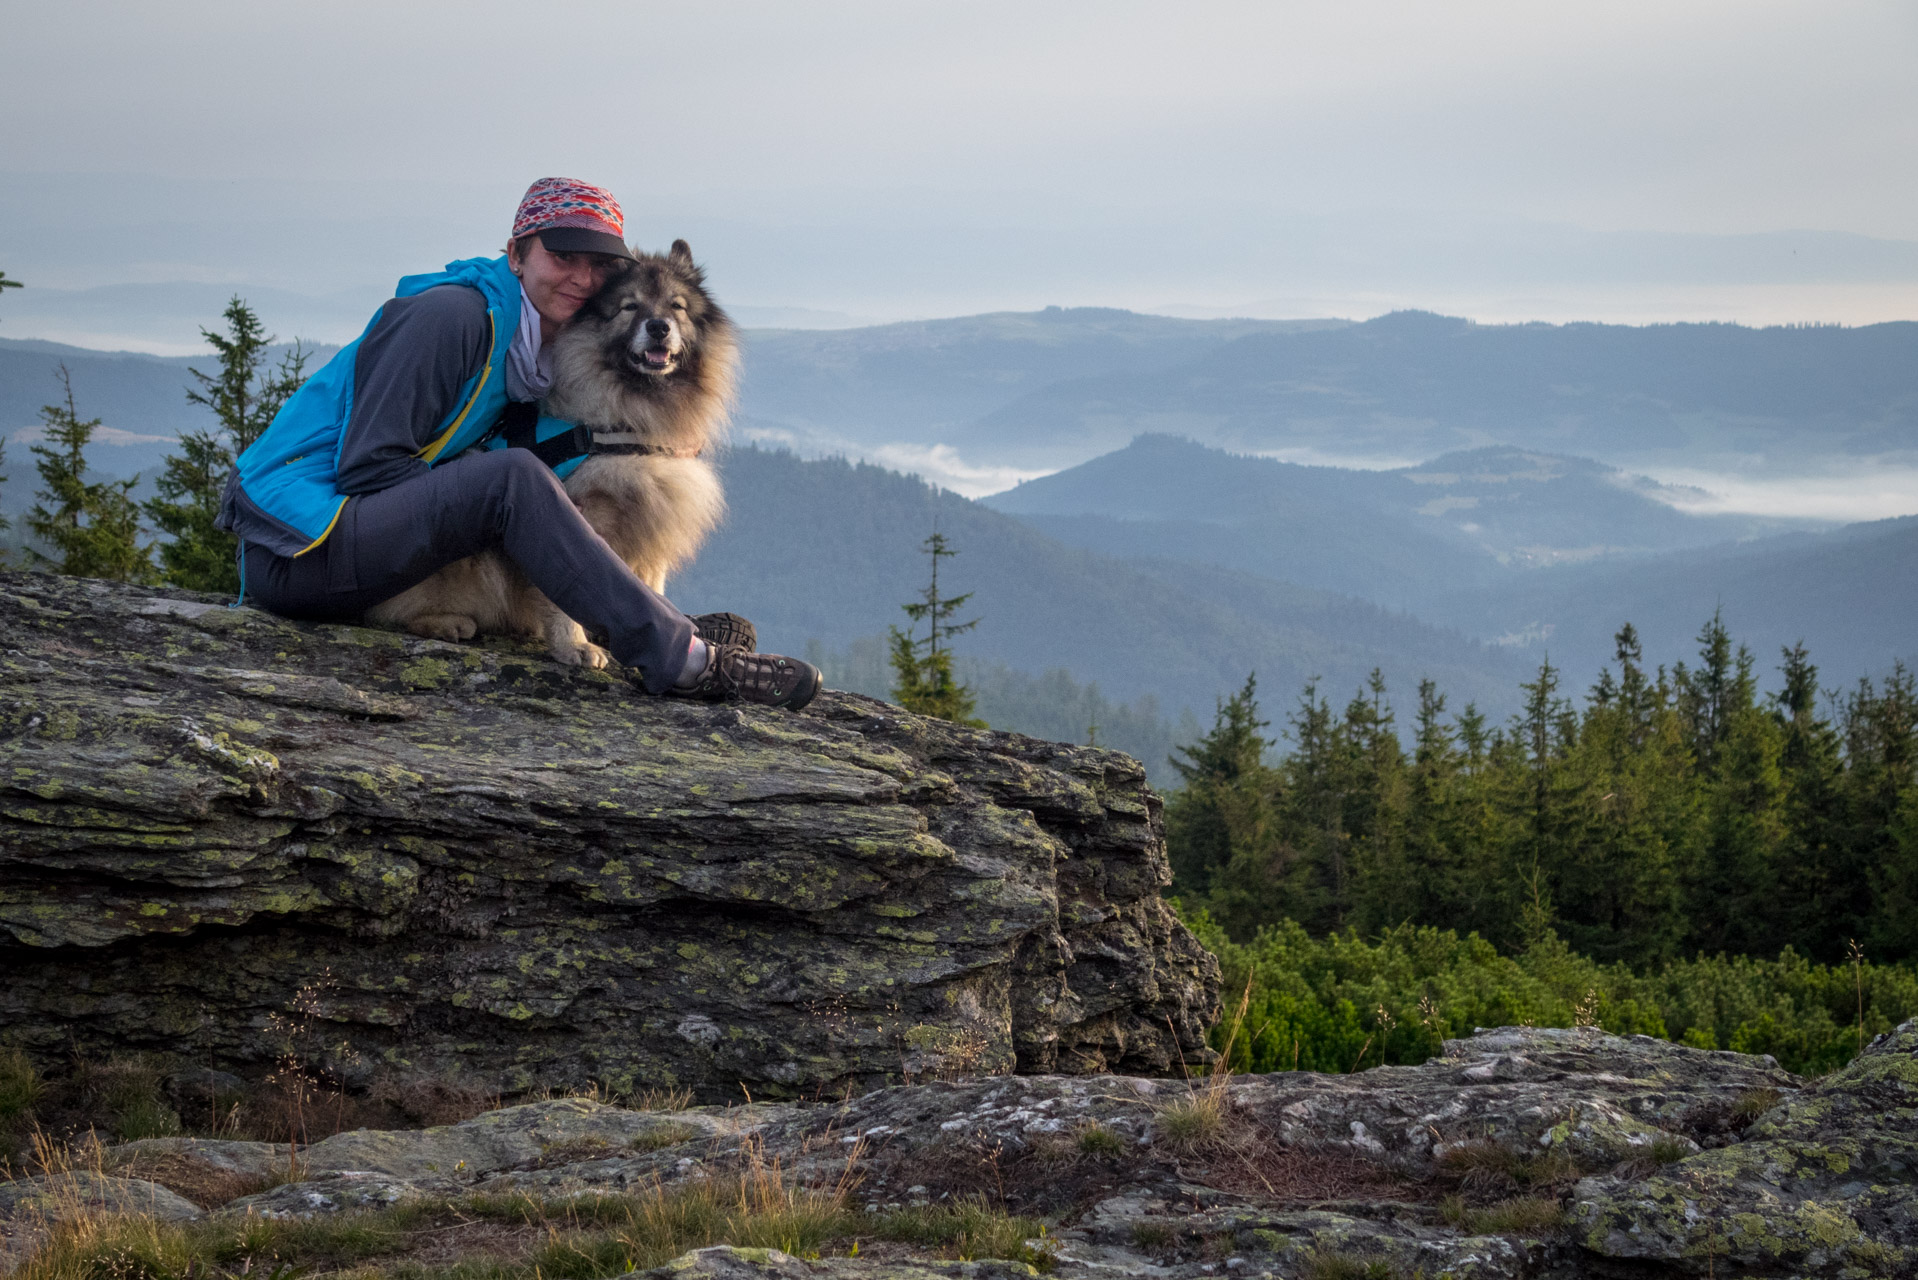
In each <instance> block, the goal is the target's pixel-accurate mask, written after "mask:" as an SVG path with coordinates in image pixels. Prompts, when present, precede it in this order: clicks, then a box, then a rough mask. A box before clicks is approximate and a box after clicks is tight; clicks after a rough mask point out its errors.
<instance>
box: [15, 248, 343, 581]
mask: <svg viewBox="0 0 1918 1280" xmlns="http://www.w3.org/2000/svg"><path fill="white" fill-rule="evenodd" d="M17 285H18V282H17V281H13V280H7V279H5V277H4V273H0V287H7V286H15V287H17ZM223 318H224V319H225V321H226V331H225V332H224V333H216V332H214V331H212V330H209V329H202V330H200V334H201V336H202V337H204V338H205V339H206V340H207V342H208V344H209V345H211V346H212V347H213V349H214V352H215V354H216V355H217V356H218V358H219V370H218V372H217V373H211V374H208V373H202V372H201V371H200V370H198V369H189V370H188V371H187V372H188V373H189V374H190V375H191V376H192V377H193V379H194V382H195V383H196V384H197V385H196V386H193V387H189V388H188V389H187V392H186V397H187V399H188V400H189V401H191V402H192V403H194V404H198V405H204V406H205V407H206V408H207V409H209V410H210V411H211V412H212V415H213V420H214V425H213V426H212V427H211V428H210V429H207V430H197V431H186V432H183V433H182V434H181V436H180V449H179V452H177V453H174V454H170V455H169V456H168V457H167V458H166V459H165V461H164V464H163V467H162V470H161V473H160V475H159V477H158V478H157V479H156V481H155V484H154V488H155V490H156V493H155V496H154V497H152V498H150V499H148V500H146V501H144V502H141V501H136V500H135V499H134V497H133V490H134V489H135V488H136V487H137V486H138V484H139V482H140V477H139V476H137V475H136V476H134V477H132V478H131V479H117V480H116V479H108V480H100V479H91V480H90V479H89V478H88V473H87V465H86V451H87V446H88V445H89V444H91V443H92V441H93V437H94V434H95V433H96V432H97V431H99V429H100V427H101V425H102V423H101V420H100V419H98V418H83V417H81V416H80V411H79V407H78V404H77V401H76V398H75V395H74V389H73V378H72V375H71V374H70V373H69V372H68V370H67V367H66V366H65V365H64V364H62V365H61V366H60V367H59V372H58V375H57V376H58V378H59V381H60V399H59V402H58V403H55V404H50V405H44V406H42V407H41V410H40V425H41V427H42V428H43V431H44V434H45V442H44V443H41V444H35V445H33V446H31V452H32V454H33V456H34V470H35V472H36V473H37V474H38V476H39V482H40V483H39V487H38V488H37V489H36V490H35V493H34V498H35V501H34V506H33V509H32V510H31V511H30V512H28V514H27V517H26V526H27V532H28V533H29V535H30V536H31V538H32V539H33V541H32V542H30V543H29V544H28V546H27V556H28V559H29V562H30V563H31V564H32V565H34V567H36V568H42V569H47V570H50V571H52V572H54V573H67V574H74V575H76V576H79V577H87V578H116V579H119V580H122V581H125V582H139V583H163V584H165V585H168V586H175V587H185V588H187V589H189V590H194V591H211V592H237V591H238V590H239V587H240V575H239V566H238V563H237V559H236V553H237V551H238V543H237V541H236V540H235V539H234V537H233V535H232V534H230V533H227V532H225V531H224V530H221V529H219V528H217V527H216V526H215V523H214V521H215V520H216V519H217V517H218V516H219V511H220V495H221V491H222V489H223V488H224V486H225V484H226V477H227V473H228V472H229V471H230V470H232V467H233V461H234V459H235V458H237V457H239V455H240V454H241V453H242V452H243V451H244V450H245V449H246V447H247V446H248V445H250V444H252V443H253V441H254V440H256V439H258V438H259V436H260V433H261V432H263V431H265V430H266V428H267V427H268V425H270V424H271V423H272V421H273V416H274V415H275V414H276V413H278V412H279V410H280V406H281V405H282V404H284V403H285V402H286V399H287V397H288V396H290V395H292V394H293V393H294V392H295V391H296V390H298V389H299V386H300V384H301V382H303V381H304V380H305V377H306V362H307V353H306V351H305V349H304V347H302V346H301V345H300V344H298V343H296V344H295V345H294V347H293V349H292V350H291V351H289V352H287V353H286V354H285V355H284V356H283V357H282V358H281V360H280V362H279V363H278V365H276V366H274V365H269V363H268V348H269V347H270V346H271V345H272V344H273V343H274V342H275V341H276V339H274V338H273V337H272V336H271V335H270V334H268V333H267V332H266V330H265V327H264V326H263V325H262V324H261V323H260V320H259V317H258V316H257V315H255V314H254V312H253V310H252V308H250V307H249V306H247V304H246V303H245V302H243V301H242V300H241V299H240V298H238V297H235V298H233V299H232V301H231V302H229V303H228V304H227V308H226V311H225V312H224V313H223ZM3 443H4V442H0V444H3ZM4 460H5V455H4V453H0V463H3V462H4ZM6 479H7V477H6V475H5V474H0V481H5V480H6ZM7 527H8V525H7V522H6V521H5V520H4V519H3V518H0V530H4V529H5V528H7Z"/></svg>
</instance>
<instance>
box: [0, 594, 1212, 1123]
mask: <svg viewBox="0 0 1918 1280" xmlns="http://www.w3.org/2000/svg"><path fill="white" fill-rule="evenodd" d="M1168 880H1169V875H1168V870H1167V864H1166V858H1165V850H1164V844H1163V841H1162V839H1161V825H1160V814H1159V802H1158V799H1157V798H1156V797H1155V796H1154V795H1153V793H1152V792H1151V790H1150V789H1149V788H1148V787H1147V786H1146V783H1145V777H1144V773H1143V771H1142V770H1141V768H1140V767H1139V765H1138V763H1137V762H1136V761H1134V760H1132V759H1130V758H1129V757H1127V756H1124V755H1122V754H1119V753H1117V752H1113V751H1105V750H1098V749H1094V748H1087V747H1073V746H1066V745H1062V744H1058V743H1048V742H1039V741H1035V740H1033V739H1030V738H1024V737H1021V736H1018V735H1016V734H1006V733H992V732H983V731H977V730H972V729H966V728H961V727H958V726H955V725H951V724H947V723H944V722H941V721H935V720H927V719H921V718H919V717H915V716H912V715H908V714H906V713H904V712H902V711H900V710H899V709H898V708H896V707H892V706H888V705H886V704H885V703H882V702H878V701H875V700H872V699H869V698H862V697H857V696H853V695H848V694H840V693H827V694H823V695H822V696H821V697H820V698H819V699H818V700H817V701H816V702H815V703H814V704H813V706H812V707H810V708H808V709H807V711H806V712H805V713H802V714H798V715H793V714H788V713H785V712H777V711H766V710H761V709H756V708H747V707H740V706H729V705H717V706H713V705H703V704H697V703H690V702H684V701H678V700H670V699H659V698H651V697H647V696H645V695H643V694H641V693H639V692H638V691H637V690H636V689H635V688H634V687H633V686H631V685H630V684H629V683H628V682H627V681H626V680H625V679H623V678H622V677H621V676H620V675H619V674H617V673H609V672H597V671H582V670H578V669H573V668H565V667H561V666H558V665H556V664H554V663H552V662H550V661H548V660H546V659H545V658H544V657H543V656H541V655H538V654H536V653H534V652H533V651H532V650H531V649H529V648H528V647H527V646H524V645H520V644H517V643H514V642H510V641H504V640H491V641H488V642H485V643H483V644H475V645H455V644H447V643H442V642H438V641H428V640H421V639H417V638H414V637H411V636H407V635H402V634H398V633H394V632H388V631H380V630H373V629H367V628H361V627H352V626H342V625H324V624H302V623H295V622H289V621H286V620H283V619H280V618H276V617H273V616H271V615H268V614H265V613H262V612H259V611H256V610H253V609H248V608H239V609H229V608H227V607H226V605H225V603H224V602H221V601H215V600H214V599H212V598H210V597H182V596H177V595H175V596H169V595H165V594H161V593H158V592H155V591H151V590H146V589H143V588H138V587H133V586H129V585H126V584H120V583H107V582H96V581H88V580H79V579H71V578H60V577H54V576H47V575H29V574H0V971H4V972H6V974H7V975H8V980H7V982H6V983H5V984H4V987H0V1036H4V1037H5V1038H6V1039H8V1040H9V1041H12V1042H16V1043H19V1044H21V1045H23V1046H25V1047H26V1048H27V1049H28V1051H29V1052H36V1053H40V1054H44V1055H49V1056H51V1055H53V1054H56V1053H58V1054H64V1053H67V1052H69V1051H72V1050H78V1051H79V1052H81V1053H100V1054H104V1053H106V1052H109V1051H114V1052H124V1051H127V1050H148V1051H163V1052H170V1053H175V1054H178V1055H179V1057H180V1058H181V1060H183V1061H186V1062H191V1063H195V1064H201V1065H204V1066H207V1067H211V1068H213V1069H214V1070H217V1071H232V1072H239V1073H241V1074H251V1075H258V1074H260V1073H261V1072H262V1071H263V1070H264V1069H265V1068H267V1067H268V1066H269V1065H270V1064H275V1063H279V1062H284V1061H287V1060H293V1061H297V1062H300V1063H302V1064H303V1065H305V1066H306V1067H308V1068H309V1069H313V1070H319V1071H323V1072H325V1073H327V1074H329V1075H331V1076H332V1077H334V1078H336V1079H341V1080H345V1081H347V1082H349V1083H355V1084H357V1083H365V1082H367V1081H369V1080H370V1079H371V1078H372V1077H373V1076H374V1075H375V1074H377V1073H380V1072H391V1073H395V1074H398V1075H410V1074H418V1075H426V1076H433V1077H439V1078H450V1079H460V1080H466V1081H470V1082H472V1083H474V1084H475V1085H478V1086H480V1087H485V1088H493V1089H502V1090H523V1089H530V1088H533V1087H536V1086H573V1085H585V1084H587V1083H589V1082H594V1083H598V1084H600V1085H602V1086H607V1087H610V1088H612V1089H615V1090H621V1091H623V1090H628V1089H632V1088H635V1087H640V1086H668V1087H681V1088H686V1089H690V1090H691V1091H693V1092H694V1093H695V1094H696V1095H697V1096H698V1097H700V1098H703V1099H706V1100H719V1099H723V1098H734V1099H737V1098H740V1097H741V1096H742V1090H745V1091H747V1092H750V1094H751V1095H752V1096H753V1097H756V1098H781V1097H788V1098H790V1097H801V1096H813V1095H816V1094H818V1093H819V1092H820V1091H822V1090H824V1091H830V1092H839V1091H843V1090H844V1089H846V1088H848V1087H853V1088H867V1087H872V1086H876V1085H884V1084H887V1083H896V1082H899V1081H902V1080H908V1079H913V1078H924V1077H930V1076H938V1075H941V1074H951V1073H956V1072H1004V1071H1013V1070H1017V1071H1027V1072H1065V1073H1095V1072H1112V1071H1123V1072H1130V1073H1144V1074H1155V1073H1166V1072H1170V1071H1175V1070H1178V1069H1179V1066H1180V1064H1181V1062H1189V1063H1198V1062H1201V1061H1203V1060H1205V1059H1206V1056H1207V1050H1206V1049H1205V1048H1204V1044H1203V1032H1204V1029H1205V1027H1206V1025H1207V1024H1208V1023H1209V1022H1210V1021H1211V1020H1212V1019H1213V1018H1214V1017H1215V1016H1216V1012H1217V981H1218V977H1217V966H1216V963H1215V962H1214V961H1213V960H1212V959H1211V957H1210V956H1209V955H1207V954H1206V953H1205V952H1204V951H1203V949H1201V948H1200V947H1199V946H1198V945H1197V943H1196V942H1195V940H1194V939H1193V938H1192V937H1191V935H1190V934H1189V933H1187V932H1186V930H1185V929H1184V928H1183V927H1182V926H1181V925H1180V924H1179V923H1178V921H1177V920H1176V919H1175V918H1174V917H1173V915H1172V913H1171V912H1170V910H1169V909H1168V908H1167V907H1166V906H1165V904H1164V903H1163V902H1162V901H1161V899H1160V897H1159V891H1160V889H1161V888H1162V887H1163V886H1164V885H1165V884H1166V883H1168Z"/></svg>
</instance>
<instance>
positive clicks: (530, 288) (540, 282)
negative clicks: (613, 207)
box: [506, 235, 613, 341]
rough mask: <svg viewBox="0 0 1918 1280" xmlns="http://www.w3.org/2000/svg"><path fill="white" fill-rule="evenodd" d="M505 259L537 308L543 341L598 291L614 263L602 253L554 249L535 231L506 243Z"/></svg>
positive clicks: (548, 339) (557, 330)
mask: <svg viewBox="0 0 1918 1280" xmlns="http://www.w3.org/2000/svg"><path fill="white" fill-rule="evenodd" d="M506 260H507V261H508V262H510V263H511V264H512V266H513V270H514V271H516V272H518V273H519V278H520V283H521V284H523V285H525V286H526V296H527V297H528V298H529V299H531V300H532V303H533V310H535V311H537V312H539V318H540V321H541V324H540V338H541V340H542V341H550V340H551V339H552V337H553V335H554V334H556V333H558V332H559V330H560V327H561V326H563V325H564V324H565V323H566V322H567V321H568V320H571V319H572V318H573V313H574V312H576V311H578V310H579V309H580V308H581V307H583V306H585V305H586V300H587V299H588V298H590V297H592V296H593V294H595V293H597V292H598V291H599V286H600V285H601V284H603V283H604V282H605V280H606V273H607V271H608V270H610V269H611V267H612V263H613V260H612V259H611V258H609V257H607V256H606V255H605V254H603V253H554V252H552V251H551V250H549V249H548V248H547V247H546V246H545V245H543V244H541V243H540V242H539V237H538V236H537V235H530V236H521V237H520V238H519V239H517V240H514V241H512V242H511V243H509V244H508V245H507V246H506Z"/></svg>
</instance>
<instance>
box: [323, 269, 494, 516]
mask: <svg viewBox="0 0 1918 1280" xmlns="http://www.w3.org/2000/svg"><path fill="white" fill-rule="evenodd" d="M507 336H508V337H510V336H511V335H507ZM492 337H493V335H492V326H491V325H490V324H489V323H488V321H487V318H486V299H485V298H484V297H483V296H482V295H481V294H480V292H479V291H478V290H477V289H469V288H467V287H466V286H464V285H440V286H439V287H438V288H434V289H428V290H427V291H426V292H425V293H421V294H416V295H414V296H413V297H410V298H394V299H393V300H392V301H391V302H388V303H387V304H386V305H385V306H384V307H382V308H381V309H380V317H379V319H378V320H377V321H376V322H375V323H374V325H373V327H372V328H371V329H369V330H368V331H367V334H366V336H365V337H363V338H361V339H360V348H359V351H358V352H357V353H356V355H357V358H356V359H355V360H354V362H353V409H352V413H351V415H350V416H349V417H348V419H347V424H346V435H345V438H344V439H343V440H342V441H341V447H340V466H339V474H338V478H337V480H336V481H335V483H336V485H337V486H338V489H339V492H341V493H345V494H355V493H373V492H376V491H378V490H380V489H390V488H392V487H393V486H394V485H396V484H398V483H400V481H402V480H409V479H412V478H413V477H414V476H417V475H421V474H423V473H424V472H425V471H426V469H427V467H426V463H425V461H424V460H422V459H421V458H420V457H419V456H418V455H419V451H420V450H421V449H422V448H424V447H425V446H426V445H427V443H428V442H429V441H431V440H432V439H433V437H434V435H436V434H437V433H438V431H439V427H440V424H441V423H442V422H444V421H445V420H446V415H447V414H448V413H451V412H452V411H453V409H454V407H455V402H456V401H457V399H458V398H459V393H460V388H461V387H463V386H465V385H466V381H467V379H469V378H471V377H472V376H473V375H474V374H475V373H478V372H479V371H480V369H481V367H483V366H484V365H485V363H486V357H487V354H488V352H489V351H490V349H491V344H492Z"/></svg>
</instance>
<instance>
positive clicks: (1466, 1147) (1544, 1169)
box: [1438, 1139, 1591, 1203]
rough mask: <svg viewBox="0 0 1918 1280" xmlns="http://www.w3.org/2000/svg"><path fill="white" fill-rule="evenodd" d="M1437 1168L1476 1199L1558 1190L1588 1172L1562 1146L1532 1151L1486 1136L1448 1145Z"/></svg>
mask: <svg viewBox="0 0 1918 1280" xmlns="http://www.w3.org/2000/svg"><path fill="white" fill-rule="evenodd" d="M1438 1168H1439V1173H1440V1175H1441V1176H1442V1177H1445V1178H1448V1179H1450V1180H1452V1181H1453V1182H1454V1183H1455V1184H1456V1185H1457V1186H1458V1188H1459V1190H1460V1191H1461V1192H1463V1193H1464V1195H1465V1196H1466V1197H1467V1198H1469V1199H1471V1200H1475V1201H1478V1202H1480V1203H1484V1202H1487V1201H1491V1200H1505V1199H1510V1198H1511V1197H1513V1196H1515V1195H1518V1194H1519V1193H1521V1192H1525V1191H1534V1192H1538V1191H1549V1192H1558V1191H1562V1190H1565V1189H1566V1188H1569V1187H1570V1186H1571V1185H1572V1184H1573V1183H1575V1182H1577V1181H1578V1180H1579V1179H1580V1178H1582V1177H1584V1176H1585V1175H1586V1174H1587V1173H1590V1172H1591V1170H1589V1169H1587V1168H1586V1167H1585V1166H1583V1165H1581V1164H1580V1163H1579V1162H1578V1161H1577V1160H1576V1159H1574V1158H1573V1157H1572V1155H1571V1153H1569V1152H1567V1151H1566V1150H1565V1149H1564V1148H1563V1147H1553V1148H1552V1149H1551V1150H1549V1151H1543V1152H1540V1153H1538V1154H1536V1155H1534V1154H1531V1153H1528V1152H1524V1151H1517V1150H1514V1149H1512V1148H1511V1147H1507V1146H1504V1145H1502V1144H1500V1143H1497V1142H1493V1141H1491V1140H1489V1139H1485V1140H1480V1141H1475V1142H1462V1143H1460V1144H1458V1145H1457V1146H1455V1147H1452V1148H1451V1149H1450V1150H1448V1151H1446V1152H1445V1154H1444V1155H1442V1156H1440V1157H1439V1158H1438Z"/></svg>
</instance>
